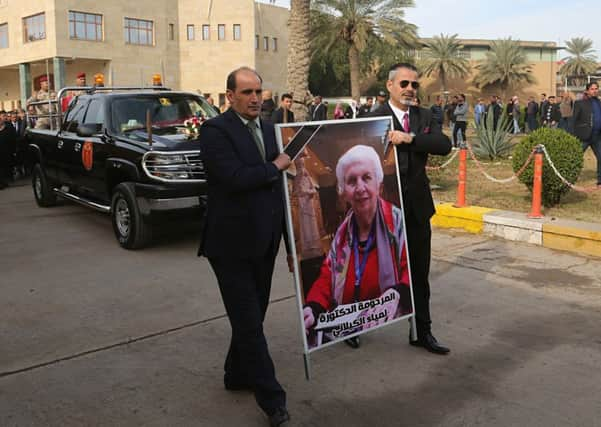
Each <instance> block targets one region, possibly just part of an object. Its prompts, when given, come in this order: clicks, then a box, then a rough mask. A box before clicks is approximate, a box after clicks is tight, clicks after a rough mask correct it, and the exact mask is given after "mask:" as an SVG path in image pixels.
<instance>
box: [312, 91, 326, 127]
mask: <svg viewBox="0 0 601 427" xmlns="http://www.w3.org/2000/svg"><path fill="white" fill-rule="evenodd" d="M321 101H322V98H321V96H320V95H317V96H316V97H315V99H314V100H313V104H311V106H310V107H309V116H310V119H311V121H314V122H317V121H320V120H327V119H328V108H327V107H326V106H325V104H324V103H323V102H321Z"/></svg>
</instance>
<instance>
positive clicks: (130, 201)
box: [111, 182, 152, 249]
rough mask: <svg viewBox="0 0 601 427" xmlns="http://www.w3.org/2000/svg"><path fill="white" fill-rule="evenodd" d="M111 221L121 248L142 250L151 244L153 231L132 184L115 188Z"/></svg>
mask: <svg viewBox="0 0 601 427" xmlns="http://www.w3.org/2000/svg"><path fill="white" fill-rule="evenodd" d="M111 220H112V223H113V231H114V232H115V237H116V238H117V241H118V242H119V244H120V245H121V247H123V248H125V249H140V248H142V247H144V246H146V245H147V244H148V243H149V242H150V240H151V237H152V236H151V235H152V229H151V227H150V224H148V222H147V221H146V220H145V218H144V216H143V215H142V214H141V213H140V209H139V208H138V204H137V203H136V193H135V190H134V185H133V184H132V183H130V182H122V183H121V184H119V185H117V186H116V187H115V189H114V191H113V197H112V199H111Z"/></svg>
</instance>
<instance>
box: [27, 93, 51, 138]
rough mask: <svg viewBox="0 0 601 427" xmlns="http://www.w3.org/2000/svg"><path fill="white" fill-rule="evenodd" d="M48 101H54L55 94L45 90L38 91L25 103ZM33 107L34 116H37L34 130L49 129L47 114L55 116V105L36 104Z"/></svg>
mask: <svg viewBox="0 0 601 427" xmlns="http://www.w3.org/2000/svg"><path fill="white" fill-rule="evenodd" d="M48 100H56V93H55V92H54V91H50V92H48V91H46V90H42V89H40V90H39V91H38V92H36V93H35V94H34V95H33V96H32V97H31V98H29V99H28V100H27V103H30V102H38V101H48ZM34 107H35V111H36V114H37V115H38V119H37V121H36V123H35V127H36V129H50V117H48V114H50V112H52V114H53V115H56V104H55V103H52V104H50V105H48V104H38V105H35V106H34ZM55 124H56V119H55Z"/></svg>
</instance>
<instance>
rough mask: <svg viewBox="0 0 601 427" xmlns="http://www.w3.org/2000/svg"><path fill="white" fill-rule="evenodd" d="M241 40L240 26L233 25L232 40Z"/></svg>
mask: <svg viewBox="0 0 601 427" xmlns="http://www.w3.org/2000/svg"><path fill="white" fill-rule="evenodd" d="M241 39H242V30H241V29H240V24H234V40H241Z"/></svg>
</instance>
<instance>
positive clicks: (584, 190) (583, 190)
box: [540, 144, 598, 193]
mask: <svg viewBox="0 0 601 427" xmlns="http://www.w3.org/2000/svg"><path fill="white" fill-rule="evenodd" d="M540 146H541V147H542V149H543V153H544V154H545V159H547V162H549V166H551V169H553V172H554V173H555V175H557V177H558V178H559V179H560V180H561V182H563V183H564V184H565V185H567V186H568V187H570V188H571V189H572V190H575V191H579V192H581V193H591V192H593V191H597V190H598V188H597V187H580V186H578V185H575V184H572V183H571V182H569V181H568V180H567V179H565V178H564V177H563V176H562V175H561V173H560V172H559V171H558V170H557V168H556V167H555V164H554V163H553V160H551V156H550V155H549V153H548V152H547V148H546V147H545V146H544V145H542V144H541V145H540Z"/></svg>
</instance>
